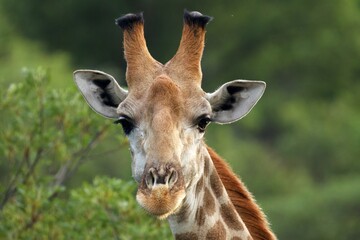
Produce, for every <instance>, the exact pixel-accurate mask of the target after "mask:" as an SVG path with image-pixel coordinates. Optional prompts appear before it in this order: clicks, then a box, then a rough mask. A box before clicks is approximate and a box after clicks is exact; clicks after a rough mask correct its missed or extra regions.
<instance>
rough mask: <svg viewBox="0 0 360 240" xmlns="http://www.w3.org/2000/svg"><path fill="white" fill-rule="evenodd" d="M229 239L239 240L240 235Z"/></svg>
mask: <svg viewBox="0 0 360 240" xmlns="http://www.w3.org/2000/svg"><path fill="white" fill-rule="evenodd" d="M231 240H241V238H240V237H232V238H231Z"/></svg>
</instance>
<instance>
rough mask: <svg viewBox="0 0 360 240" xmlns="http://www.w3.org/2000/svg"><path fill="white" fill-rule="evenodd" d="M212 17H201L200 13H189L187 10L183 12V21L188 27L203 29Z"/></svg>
mask: <svg viewBox="0 0 360 240" xmlns="http://www.w3.org/2000/svg"><path fill="white" fill-rule="evenodd" d="M212 19H213V17H210V16H206V15H202V14H201V13H200V12H196V11H193V12H189V11H188V10H186V9H185V10H184V21H185V23H186V24H188V25H190V26H194V25H195V26H199V27H201V28H205V26H206V24H208V23H209V22H210V21H211V20H212Z"/></svg>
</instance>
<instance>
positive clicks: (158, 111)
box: [74, 11, 265, 218]
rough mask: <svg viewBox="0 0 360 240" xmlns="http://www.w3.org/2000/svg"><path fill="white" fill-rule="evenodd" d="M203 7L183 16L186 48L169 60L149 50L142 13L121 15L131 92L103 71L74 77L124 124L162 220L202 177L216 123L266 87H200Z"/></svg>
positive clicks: (147, 203) (239, 113) (237, 113)
mask: <svg viewBox="0 0 360 240" xmlns="http://www.w3.org/2000/svg"><path fill="white" fill-rule="evenodd" d="M210 20H211V18H210V17H208V16H204V15H202V14H201V13H199V12H187V11H185V13H184V27H183V33H182V37H181V41H180V46H179V48H178V50H177V52H176V54H175V56H174V57H173V58H172V59H171V60H170V61H168V62H167V63H166V64H161V63H159V62H158V61H156V60H155V59H154V58H153V57H152V56H151V55H150V53H149V51H148V49H147V46H146V42H145V37H144V20H143V15H142V14H127V15H125V16H123V17H121V18H119V19H117V20H116V23H117V25H119V26H120V27H121V28H122V29H123V32H124V52H125V59H126V62H127V70H126V81H127V85H128V90H125V89H123V88H121V87H120V86H119V85H118V84H117V82H116V80H115V79H114V78H113V77H112V76H110V75H108V74H106V73H104V72H100V71H94V70H78V71H75V73H74V79H75V82H76V84H77V86H78V88H79V89H80V91H81V92H82V94H83V96H84V98H85V99H86V101H87V102H88V104H89V105H90V106H91V107H92V109H93V110H94V111H95V112H97V113H99V114H100V115H102V116H104V117H107V118H111V119H114V120H115V122H116V123H120V124H121V125H122V127H123V130H124V132H125V134H126V135H127V137H128V139H129V142H130V151H131V154H132V175H133V177H134V179H135V180H136V182H137V183H138V191H137V195H136V198H137V200H138V202H139V204H140V205H141V206H143V207H144V208H145V209H146V210H147V211H148V212H150V213H151V214H153V215H155V216H157V217H159V218H166V217H167V216H169V215H171V214H173V213H176V212H177V210H178V209H179V208H180V207H181V205H182V203H183V199H184V198H185V197H186V194H187V189H188V188H189V186H191V185H193V184H194V183H196V182H197V180H198V179H199V178H200V177H201V175H202V174H203V167H202V166H203V164H204V163H203V162H200V160H199V159H200V154H201V151H203V149H204V143H203V136H204V131H205V128H206V126H207V125H208V124H209V123H210V122H214V123H220V124H225V123H231V122H234V121H236V120H238V119H240V118H242V117H244V116H245V115H246V114H247V113H248V112H249V111H250V110H251V109H252V107H253V106H254V105H255V104H256V102H257V101H258V100H259V99H260V97H261V96H262V94H263V92H264V90H265V83H264V82H260V81H247V80H235V81H231V82H228V83H226V84H224V85H222V86H221V87H220V88H219V89H218V90H216V91H215V92H214V93H205V92H204V91H203V90H202V89H201V80H202V71H201V65H200V62H201V57H202V53H203V49H204V39H205V26H206V24H207V23H208V22H209V21H210Z"/></svg>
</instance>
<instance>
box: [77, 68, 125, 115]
mask: <svg viewBox="0 0 360 240" xmlns="http://www.w3.org/2000/svg"><path fill="white" fill-rule="evenodd" d="M74 81H75V83H76V85H77V86H78V88H79V90H80V92H81V93H82V95H83V96H84V98H85V100H86V102H87V103H88V104H89V106H90V107H91V108H92V109H93V110H94V111H95V112H97V113H99V114H100V115H102V116H104V117H107V118H113V119H115V118H118V114H117V113H116V108H117V107H118V106H119V104H120V103H121V102H122V101H123V100H124V99H125V98H126V96H127V95H128V92H127V91H126V90H125V89H123V88H121V87H120V86H119V84H118V83H117V82H116V80H115V79H114V78H113V77H112V76H111V75H109V74H107V73H104V72H101V71H97V70H77V71H75V72H74Z"/></svg>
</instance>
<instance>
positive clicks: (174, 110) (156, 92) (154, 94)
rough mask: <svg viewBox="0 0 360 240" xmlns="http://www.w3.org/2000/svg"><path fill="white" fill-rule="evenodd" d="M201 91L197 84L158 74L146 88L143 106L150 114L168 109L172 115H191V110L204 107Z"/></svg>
mask: <svg viewBox="0 0 360 240" xmlns="http://www.w3.org/2000/svg"><path fill="white" fill-rule="evenodd" d="M203 95H204V93H203V91H202V89H201V88H200V87H199V86H197V85H195V84H194V85H192V84H185V85H184V84H181V83H177V82H175V81H173V80H172V79H171V78H169V77H168V76H167V75H160V76H158V77H157V78H156V79H155V80H154V81H153V83H152V84H151V86H150V87H149V89H148V94H147V95H146V97H145V98H144V102H145V104H144V106H145V110H146V111H147V112H150V114H158V113H159V112H163V110H164V109H168V112H169V113H170V114H171V116H173V117H177V118H179V117H182V116H186V115H191V114H192V112H193V110H195V109H196V110H198V108H200V107H202V108H206V107H207V104H206V102H204V98H203Z"/></svg>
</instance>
